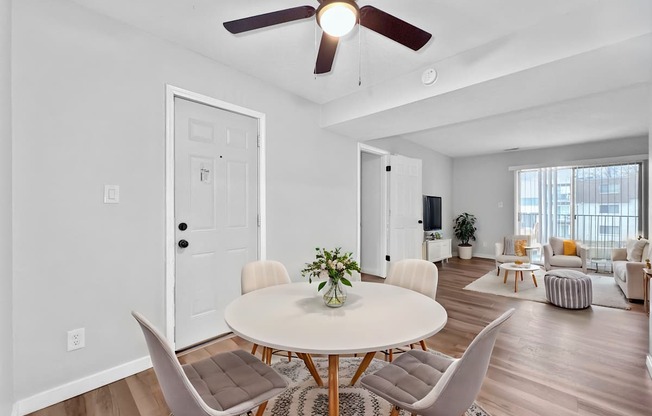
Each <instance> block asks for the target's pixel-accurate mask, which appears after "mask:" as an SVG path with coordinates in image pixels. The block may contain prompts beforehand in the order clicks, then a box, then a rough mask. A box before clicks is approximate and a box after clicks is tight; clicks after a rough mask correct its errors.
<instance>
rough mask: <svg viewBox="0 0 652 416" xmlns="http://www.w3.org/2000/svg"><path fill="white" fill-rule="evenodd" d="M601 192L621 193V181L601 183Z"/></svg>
mask: <svg viewBox="0 0 652 416" xmlns="http://www.w3.org/2000/svg"><path fill="white" fill-rule="evenodd" d="M600 193H601V194H619V193H620V184H619V183H603V184H601V185H600Z"/></svg>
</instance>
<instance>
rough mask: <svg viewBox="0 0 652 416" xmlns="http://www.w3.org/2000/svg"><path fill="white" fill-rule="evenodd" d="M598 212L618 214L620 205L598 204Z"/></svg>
mask: <svg viewBox="0 0 652 416" xmlns="http://www.w3.org/2000/svg"><path fill="white" fill-rule="evenodd" d="M600 214H620V205H616V204H600Z"/></svg>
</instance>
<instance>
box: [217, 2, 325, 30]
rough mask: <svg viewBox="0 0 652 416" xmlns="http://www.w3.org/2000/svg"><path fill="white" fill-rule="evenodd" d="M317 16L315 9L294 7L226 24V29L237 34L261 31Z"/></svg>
mask: <svg viewBox="0 0 652 416" xmlns="http://www.w3.org/2000/svg"><path fill="white" fill-rule="evenodd" d="M314 15H315V8H314V7H312V6H300V7H293V8H291V9H285V10H278V11H275V12H270V13H265V14H259V15H258V16H251V17H245V18H244V19H238V20H231V21H230V22H224V27H225V28H226V30H228V31H229V32H231V33H233V34H236V33H242V32H247V31H250V30H255V29H260V28H263V27H267V26H274V25H278V24H281V23H286V22H292V21H294V20H301V19H307V18H308V17H312V16H314Z"/></svg>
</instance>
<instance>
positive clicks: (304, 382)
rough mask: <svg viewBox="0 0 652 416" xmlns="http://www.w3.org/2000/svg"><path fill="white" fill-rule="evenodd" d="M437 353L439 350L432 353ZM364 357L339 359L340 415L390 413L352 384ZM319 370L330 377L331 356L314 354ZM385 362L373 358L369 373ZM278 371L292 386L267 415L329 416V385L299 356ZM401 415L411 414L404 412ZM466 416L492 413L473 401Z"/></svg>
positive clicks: (387, 407)
mask: <svg viewBox="0 0 652 416" xmlns="http://www.w3.org/2000/svg"><path fill="white" fill-rule="evenodd" d="M433 353H436V352H433ZM361 360H362V358H361V357H358V358H353V357H350V358H349V357H346V358H340V367H339V368H340V369H339V376H340V415H341V416H389V414H390V411H391V405H390V404H389V403H388V402H387V401H386V400H385V399H382V398H380V397H378V396H376V395H375V394H373V393H372V392H370V391H369V390H367V389H365V388H364V387H362V386H360V382H359V381H358V382H357V383H356V385H355V386H354V387H351V386H349V382H350V381H351V378H352V377H353V375H354V374H355V372H356V370H357V369H358V366H359V365H360V361H361ZM313 361H314V362H315V366H316V367H317V371H318V372H319V375H320V376H321V378H322V380H324V384H326V381H327V380H328V359H327V358H320V357H313ZM385 365H387V363H386V362H385V361H382V360H378V359H374V360H373V361H372V362H371V364H370V365H369V368H367V371H365V373H364V374H365V375H366V374H370V373H373V372H374V371H377V370H379V369H380V368H382V367H383V366H385ZM272 366H273V367H274V369H275V370H276V371H278V372H279V373H280V374H281V375H283V376H284V377H285V378H287V379H288V381H289V383H290V385H289V387H288V388H287V390H285V391H284V392H283V393H281V394H280V395H278V396H277V397H276V398H274V399H271V400H270V401H269V403H268V405H267V408H266V409H265V413H264V415H265V416H322V415H324V416H325V415H328V387H326V386H325V387H318V386H317V384H316V383H315V380H314V379H313V378H312V376H311V375H310V373H309V372H308V369H307V368H306V366H305V365H304V363H303V361H301V360H300V359H298V358H297V359H292V361H290V362H288V361H287V360H285V359H282V360H280V361H278V362H276V363H274V364H273V365H272ZM363 377H364V375H363ZM400 415H401V416H410V414H409V413H407V412H405V411H401V413H400ZM465 416H489V414H488V413H487V412H486V411H485V410H484V409H482V408H481V407H480V406H478V405H477V404H475V403H474V404H473V405H472V406H471V407H470V408H469V409H468V410H467V411H466V413H465Z"/></svg>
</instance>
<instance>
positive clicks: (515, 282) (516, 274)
mask: <svg viewBox="0 0 652 416" xmlns="http://www.w3.org/2000/svg"><path fill="white" fill-rule="evenodd" d="M516 292H518V271H515V272H514V293H516Z"/></svg>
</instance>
